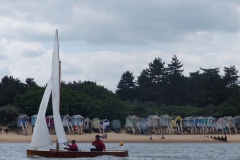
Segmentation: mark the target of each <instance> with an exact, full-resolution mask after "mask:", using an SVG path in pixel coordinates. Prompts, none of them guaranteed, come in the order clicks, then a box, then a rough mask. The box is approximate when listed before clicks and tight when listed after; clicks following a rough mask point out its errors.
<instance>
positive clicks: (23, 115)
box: [18, 114, 29, 119]
mask: <svg viewBox="0 0 240 160" xmlns="http://www.w3.org/2000/svg"><path fill="white" fill-rule="evenodd" d="M18 118H28V119H29V117H28V116H27V115H26V114H21V115H20V116H18Z"/></svg>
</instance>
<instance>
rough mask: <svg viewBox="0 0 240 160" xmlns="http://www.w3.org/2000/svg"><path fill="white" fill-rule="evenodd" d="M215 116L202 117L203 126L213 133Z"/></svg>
mask: <svg viewBox="0 0 240 160" xmlns="http://www.w3.org/2000/svg"><path fill="white" fill-rule="evenodd" d="M214 123H215V118H213V117H212V116H210V117H204V118H203V127H204V128H205V130H206V132H207V133H214Z"/></svg>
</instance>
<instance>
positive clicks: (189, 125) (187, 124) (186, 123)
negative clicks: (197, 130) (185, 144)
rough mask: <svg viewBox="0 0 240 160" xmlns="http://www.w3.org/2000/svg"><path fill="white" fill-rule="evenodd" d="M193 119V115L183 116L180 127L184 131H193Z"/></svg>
mask: <svg viewBox="0 0 240 160" xmlns="http://www.w3.org/2000/svg"><path fill="white" fill-rule="evenodd" d="M193 127H194V119H193V117H185V118H184V119H183V120H182V128H183V131H184V133H192V134H193V133H194V128H193Z"/></svg>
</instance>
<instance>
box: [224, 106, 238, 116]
mask: <svg viewBox="0 0 240 160" xmlns="http://www.w3.org/2000/svg"><path fill="white" fill-rule="evenodd" d="M220 113H221V116H234V115H238V114H239V111H238V110H237V109H236V108H235V107H234V106H232V105H229V104H228V103H223V104H221V105H220Z"/></svg>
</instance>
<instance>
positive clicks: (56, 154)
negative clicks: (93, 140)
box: [27, 149, 128, 158]
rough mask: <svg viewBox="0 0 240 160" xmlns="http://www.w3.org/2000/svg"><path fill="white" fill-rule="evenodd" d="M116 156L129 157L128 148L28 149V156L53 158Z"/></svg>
mask: <svg viewBox="0 0 240 160" xmlns="http://www.w3.org/2000/svg"><path fill="white" fill-rule="evenodd" d="M103 155H108V156H116V157H128V151H127V150H107V151H104V152H90V151H79V152H71V151H56V150H53V149H51V150H49V151H40V150H27V156H41V157H53V158H81V157H97V156H103Z"/></svg>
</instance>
